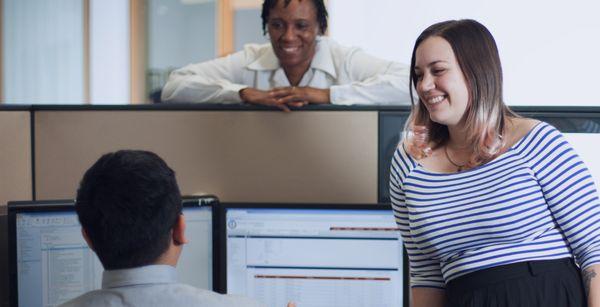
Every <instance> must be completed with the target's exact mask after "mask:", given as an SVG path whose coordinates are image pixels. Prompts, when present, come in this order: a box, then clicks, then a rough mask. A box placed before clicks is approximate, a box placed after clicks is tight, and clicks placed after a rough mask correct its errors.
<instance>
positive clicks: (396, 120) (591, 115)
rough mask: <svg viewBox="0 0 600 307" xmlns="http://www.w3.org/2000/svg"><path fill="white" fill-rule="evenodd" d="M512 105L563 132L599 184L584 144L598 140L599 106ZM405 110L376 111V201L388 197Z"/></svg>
mask: <svg viewBox="0 0 600 307" xmlns="http://www.w3.org/2000/svg"><path fill="white" fill-rule="evenodd" d="M512 109H513V110H515V111H516V112H517V113H519V114H520V115H522V116H524V117H531V118H535V119H538V120H541V121H545V122H547V123H549V124H551V125H553V126H555V127H556V128H557V129H558V130H560V131H561V132H562V133H563V134H565V137H566V139H567V141H569V142H570V143H571V145H572V146H573V147H574V148H575V151H577V153H578V154H579V155H580V156H581V157H582V159H583V161H584V162H585V163H586V164H587V166H588V168H589V169H590V171H591V173H592V177H593V178H594V180H595V181H596V184H597V185H598V187H599V188H600V161H599V159H598V158H597V155H596V149H595V146H586V145H587V144H590V145H593V144H600V108H597V107H518V106H517V107H512ZM409 113H410V112H409V111H408V110H407V111H381V112H380V113H379V129H380V132H379V183H380V184H379V198H378V201H379V202H389V200H390V196H389V187H388V184H389V174H390V173H389V168H390V161H391V159H392V156H393V155H394V151H395V150H396V147H397V145H398V141H399V140H400V134H401V133H402V131H403V130H404V124H405V122H406V120H407V119H408V115H409ZM586 143H587V144H586ZM592 147H594V148H592Z"/></svg>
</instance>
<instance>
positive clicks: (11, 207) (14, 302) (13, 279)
mask: <svg viewBox="0 0 600 307" xmlns="http://www.w3.org/2000/svg"><path fill="white" fill-rule="evenodd" d="M218 203H219V200H218V198H217V197H215V196H212V195H208V196H183V197H182V205H183V207H185V208H193V207H207V206H208V207H211V214H212V243H213V244H212V247H213V257H212V258H213V259H212V278H213V291H216V288H215V285H217V284H219V283H220V282H218V279H219V278H220V277H219V272H218V270H219V268H220V267H221V265H220V264H219V259H220V258H219V254H218V250H216V249H215V246H217V245H215V243H216V240H217V239H218V238H219V235H218V234H217V229H216V225H215V221H216V220H218V219H219V218H218V212H217V211H218V210H216V208H218ZM65 211H75V200H73V199H61V200H40V201H9V202H8V204H7V226H8V278H9V283H8V302H9V306H11V307H18V306H19V294H18V291H19V284H18V276H17V274H18V268H17V227H16V216H17V214H20V213H30V212H65Z"/></svg>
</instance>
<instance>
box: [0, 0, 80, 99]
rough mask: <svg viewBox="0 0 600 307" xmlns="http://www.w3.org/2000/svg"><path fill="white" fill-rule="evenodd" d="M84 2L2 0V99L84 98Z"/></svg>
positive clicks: (75, 0) (73, 0)
mask: <svg viewBox="0 0 600 307" xmlns="http://www.w3.org/2000/svg"><path fill="white" fill-rule="evenodd" d="M82 3H83V2H82V1H81V0H53V1H47V0H4V2H3V4H4V6H3V14H2V16H0V19H1V22H2V23H3V24H2V31H3V36H4V42H3V44H2V45H3V47H2V48H3V56H4V59H3V63H4V69H3V71H2V73H3V78H2V80H3V82H4V84H3V87H4V102H6V103H18V104H33V103H38V104H56V103H60V104H78V103H82V102H83V95H84V94H83V4H82Z"/></svg>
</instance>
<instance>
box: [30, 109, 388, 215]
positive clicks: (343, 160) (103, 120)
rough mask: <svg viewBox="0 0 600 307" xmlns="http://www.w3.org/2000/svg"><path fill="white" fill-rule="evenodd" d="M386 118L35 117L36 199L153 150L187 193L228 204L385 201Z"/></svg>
mask: <svg viewBox="0 0 600 307" xmlns="http://www.w3.org/2000/svg"><path fill="white" fill-rule="evenodd" d="M377 123H378V112H377V110H374V111H351V112H348V111H301V112H291V113H283V112H280V111H256V110H255V111H222V110H221V111H219V110H212V111H202V110H200V111H199V110H186V111H183V110H39V111H35V124H34V126H35V132H36V134H35V135H36V136H35V150H34V155H35V169H36V176H35V190H36V198H37V199H59V198H72V197H74V194H75V191H76V188H77V184H78V182H79V180H80V178H81V177H82V175H83V172H84V171H85V170H86V169H87V168H88V167H89V166H90V165H91V164H92V163H93V162H94V161H95V160H96V159H98V158H99V157H100V155H102V154H103V153H106V152H110V151H114V150H118V149H125V148H129V149H145V150H151V151H154V152H156V153H158V154H159V155H160V156H162V157H163V158H164V159H165V160H166V161H167V163H168V164H169V165H171V167H172V168H173V169H174V170H175V171H176V173H177V178H178V180H179V183H180V186H181V190H182V193H183V194H197V193H210V194H214V195H218V197H219V198H220V199H221V200H222V201H227V202H303V203H314V202H319V203H327V202H332V203H375V202H377V185H378V181H377V173H378V168H377V152H378V143H377V142H378V139H377V135H378V125H377Z"/></svg>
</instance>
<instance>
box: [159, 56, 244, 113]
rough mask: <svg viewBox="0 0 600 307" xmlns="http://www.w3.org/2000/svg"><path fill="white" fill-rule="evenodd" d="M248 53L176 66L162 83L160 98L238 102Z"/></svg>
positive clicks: (175, 100)
mask: <svg viewBox="0 0 600 307" xmlns="http://www.w3.org/2000/svg"><path fill="white" fill-rule="evenodd" d="M247 56H248V55H247V54H246V51H240V52H236V53H234V54H231V55H228V56H226V57H222V58H218V59H214V60H210V61H206V62H202V63H197V64H190V65H187V66H185V67H183V68H180V69H177V70H175V71H173V72H172V73H171V75H170V76H169V80H168V81H167V84H165V86H164V87H163V90H162V96H161V99H162V100H163V101H165V102H218V103H240V102H241V101H242V99H241V98H240V94H239V91H240V90H242V89H244V88H247V87H248V85H244V84H241V82H242V80H241V73H242V70H243V69H244V64H245V62H246V57H247Z"/></svg>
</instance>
